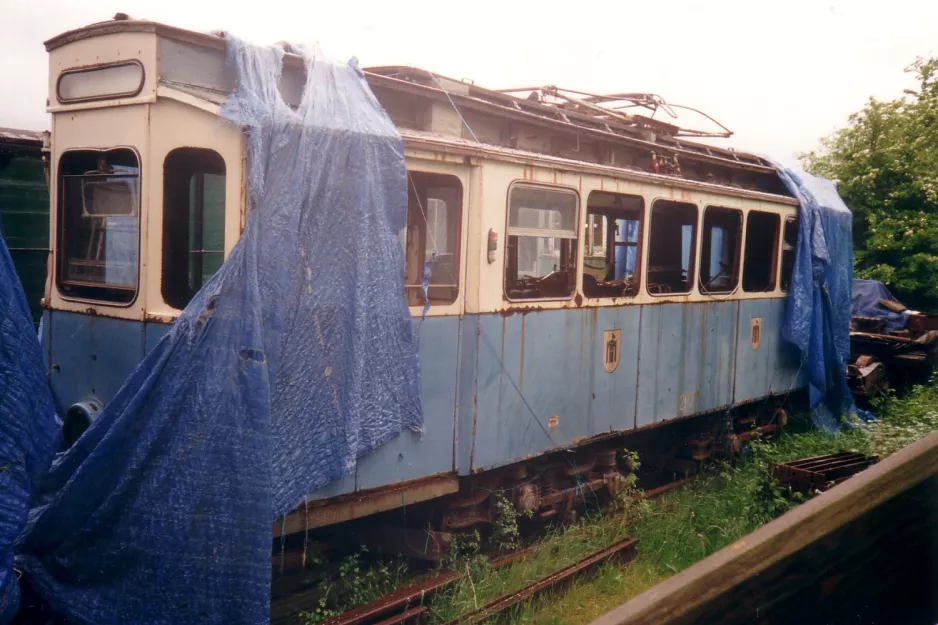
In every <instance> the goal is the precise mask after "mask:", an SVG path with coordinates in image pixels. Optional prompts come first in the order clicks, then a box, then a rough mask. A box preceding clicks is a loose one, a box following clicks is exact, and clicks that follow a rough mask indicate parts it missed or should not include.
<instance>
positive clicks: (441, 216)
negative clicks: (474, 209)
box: [402, 171, 462, 306]
mask: <svg viewBox="0 0 938 625" xmlns="http://www.w3.org/2000/svg"><path fill="white" fill-rule="evenodd" d="M407 186H408V200H407V229H406V231H405V232H404V233H403V235H402V244H403V246H404V257H405V274H404V276H405V277H404V291H405V293H406V295H407V303H408V305H410V306H423V304H424V303H425V299H424V294H423V279H424V270H425V268H426V267H427V266H428V264H427V263H428V262H429V268H430V280H429V285H428V288H427V297H426V299H429V300H430V305H431V306H432V305H434V304H451V303H453V302H455V301H456V297H457V296H458V295H459V254H460V249H459V242H460V227H461V224H462V183H460V182H459V178H457V177H456V176H449V175H446V174H430V173H426V172H420V171H412V172H408V173H407ZM434 254H435V255H436V258H435V259H434Z"/></svg>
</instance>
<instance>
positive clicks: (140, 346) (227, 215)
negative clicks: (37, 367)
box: [42, 22, 246, 438]
mask: <svg viewBox="0 0 938 625" xmlns="http://www.w3.org/2000/svg"><path fill="white" fill-rule="evenodd" d="M107 24H114V23H113V22H111V23H105V24H103V25H99V26H101V27H105V26H107ZM118 24H119V22H118ZM151 26H152V25H151ZM101 27H99V28H97V29H96V28H95V27H94V26H91V27H88V28H85V29H82V30H81V31H75V32H73V33H66V34H64V35H62V36H60V37H57V38H55V39H53V40H51V41H49V42H47V44H46V45H47V48H48V50H49V63H50V65H49V68H50V69H49V99H48V103H49V112H50V113H51V116H52V146H51V158H50V162H51V176H50V180H51V185H50V187H51V188H50V191H51V194H50V195H51V207H52V211H51V224H52V226H51V229H52V232H51V236H52V241H53V247H54V253H53V254H52V255H51V257H50V258H51V261H50V265H51V266H50V271H49V272H48V278H47V284H46V289H45V297H44V300H43V307H44V313H43V323H42V328H43V333H44V336H43V339H44V341H43V344H44V350H45V357H46V358H47V359H48V364H49V366H50V382H51V385H52V389H53V392H54V395H55V399H56V408H57V410H58V412H59V414H60V415H61V416H62V417H63V419H64V420H65V423H66V428H67V431H66V436H69V432H70V435H71V437H72V438H74V437H75V436H76V435H78V434H80V432H81V431H82V430H83V429H84V427H86V426H87V424H88V423H89V422H90V420H91V419H93V418H94V417H95V415H96V413H97V412H98V411H99V410H100V409H101V408H102V406H103V405H104V404H105V403H106V402H107V401H108V400H109V399H110V398H111V397H113V395H114V393H115V392H116V391H117V390H118V388H119V387H120V385H121V384H122V383H123V381H124V379H125V378H126V377H127V375H129V374H130V372H131V371H132V370H133V368H134V367H135V366H136V365H137V364H138V363H139V362H140V361H141V360H142V359H143V357H144V355H145V354H146V352H147V351H148V350H149V349H151V348H152V347H153V346H154V345H155V344H156V342H157V341H159V339H160V338H162V336H163V335H164V334H166V332H167V331H168V329H169V327H170V325H169V324H170V323H171V322H172V321H173V319H175V317H176V316H177V315H178V314H179V312H180V311H181V310H182V309H183V308H184V307H185V305H186V304H187V303H188V301H189V299H191V297H192V296H193V295H194V294H195V293H196V292H197V291H198V290H199V288H200V287H201V285H202V284H203V283H204V282H205V281H206V280H207V279H208V278H209V277H210V276H211V275H212V274H213V273H214V272H215V271H216V270H217V269H218V268H219V267H220V266H221V264H222V262H223V261H224V258H225V256H226V254H227V253H228V252H229V251H230V250H231V248H232V247H233V246H234V245H235V243H236V242H237V240H238V238H239V236H240V233H241V230H242V227H243V220H244V212H243V206H244V195H245V193H244V188H245V187H244V168H245V158H246V157H245V144H244V139H243V136H242V133H241V131H240V130H239V129H238V128H237V127H236V126H234V125H231V124H225V123H222V122H221V121H220V119H219V117H218V110H217V109H218V105H219V104H220V103H221V101H222V99H223V98H221V97H217V94H216V97H212V96H211V95H209V94H208V93H202V94H200V96H201V97H199V98H195V97H193V96H192V95H190V94H189V93H187V91H186V87H185V83H186V76H184V75H179V76H176V74H175V73H174V72H176V71H178V70H180V69H181V68H183V67H186V65H185V63H186V58H185V47H186V44H185V43H184V42H178V41H174V40H169V39H164V38H161V37H158V36H157V35H156V33H155V32H154V27H151V28H150V29H149V32H148V30H147V29H146V28H125V29H122V31H121V32H114V33H106V32H102V31H103V30H104V28H101ZM219 43H221V41H219ZM173 44H175V46H174V45H173ZM188 67H189V69H191V70H196V69H197V67H196V66H188ZM175 78H178V81H177V80H175ZM70 421H72V422H73V423H72V429H69V427H68V426H69V422H70Z"/></svg>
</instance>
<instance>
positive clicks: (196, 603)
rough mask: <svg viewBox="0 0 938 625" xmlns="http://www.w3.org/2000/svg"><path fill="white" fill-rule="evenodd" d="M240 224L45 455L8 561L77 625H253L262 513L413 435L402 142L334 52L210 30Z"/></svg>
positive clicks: (273, 512)
mask: <svg viewBox="0 0 938 625" xmlns="http://www.w3.org/2000/svg"><path fill="white" fill-rule="evenodd" d="M228 46H229V60H230V62H231V63H232V64H233V66H234V67H233V69H234V71H235V72H236V74H237V85H238V90H237V93H236V94H234V95H233V96H232V97H231V99H230V100H229V101H228V103H227V104H226V105H225V107H224V113H225V116H226V117H227V118H228V119H229V120H231V121H232V122H234V123H236V124H240V125H242V126H244V127H246V128H247V129H248V136H249V159H250V178H249V192H250V199H249V201H250V205H249V218H248V224H247V227H246V229H245V232H244V235H243V236H242V238H241V240H240V241H239V243H238V244H237V245H236V246H235V248H234V249H233V250H232V252H231V255H230V257H229V258H228V260H227V261H226V262H225V264H224V265H223V267H222V268H221V270H220V271H219V272H218V273H217V274H215V276H214V277H212V278H211V279H210V280H209V281H208V282H207V283H206V284H205V285H204V286H203V288H202V290H201V291H200V292H199V293H198V294H197V295H196V296H195V297H194V298H193V300H192V301H191V302H190V304H189V305H188V306H187V307H186V309H185V311H183V313H182V314H181V315H180V317H179V318H178V319H177V320H176V322H175V324H174V325H173V328H172V330H171V331H170V333H169V334H168V335H167V336H166V337H165V338H164V339H163V340H162V341H161V342H160V343H159V344H158V345H157V346H156V347H155V348H154V349H153V350H152V351H151V352H150V353H149V354H148V355H147V357H146V359H145V360H144V361H143V362H142V363H141V364H140V366H138V367H137V369H136V370H135V371H134V373H133V374H132V375H131V376H130V378H129V379H128V380H127V382H126V383H125V384H124V386H123V387H122V388H121V390H120V391H119V392H118V393H117V394H116V396H115V397H114V398H113V400H112V401H111V403H110V404H108V405H107V407H106V408H105V409H104V411H103V412H102V413H101V415H100V416H99V417H98V419H97V421H95V423H94V424H93V425H92V426H91V428H89V429H88V431H87V432H86V433H85V434H84V435H83V436H82V437H81V438H80V439H79V440H78V442H77V443H76V445H75V446H74V447H72V448H71V449H70V450H69V451H68V452H66V453H65V454H63V455H62V456H61V457H60V458H59V459H57V461H56V463H55V464H54V466H53V468H52V470H51V471H50V472H49V474H48V475H47V476H46V479H45V481H44V484H43V489H42V493H41V494H42V496H43V500H42V505H41V506H39V507H37V508H36V509H34V510H33V513H32V514H31V518H30V522H29V525H28V527H27V532H26V535H25V538H24V540H23V541H22V545H21V547H20V556H19V561H20V562H21V564H22V566H23V568H24V570H25V571H26V574H27V577H28V582H29V583H30V584H31V585H32V586H33V588H34V589H35V590H36V591H37V592H38V594H39V595H40V596H42V597H43V598H44V599H45V600H47V601H48V602H49V603H50V604H51V605H52V606H53V608H54V609H55V610H56V611H58V612H60V613H62V614H64V615H65V616H66V617H67V618H68V619H69V620H70V621H73V622H81V623H193V622H199V623H203V622H215V623H222V622H224V623H260V622H266V621H267V620H268V619H269V598H270V588H269V583H270V555H271V531H270V530H271V522H272V521H273V519H274V518H275V517H276V516H279V515H281V514H283V513H285V512H287V511H288V510H289V509H291V508H292V507H294V506H295V505H296V504H297V503H299V502H300V501H301V500H302V498H303V497H304V496H305V495H306V494H307V493H308V492H310V491H311V490H313V489H316V488H319V487H321V486H323V485H325V484H327V483H329V482H330V481H332V480H334V479H336V478H338V477H340V476H342V475H344V474H345V473H347V472H349V471H350V470H352V469H353V468H354V466H355V463H356V459H357V458H358V457H360V456H362V455H364V454H367V453H368V452H370V451H371V450H373V449H374V448H375V447H376V446H378V445H380V444H381V443H383V442H384V441H386V440H388V439H389V438H391V437H392V436H395V435H396V434H398V433H399V432H400V431H401V430H402V429H403V428H411V429H415V430H416V429H419V428H421V426H422V413H421V406H420V400H419V393H418V389H419V371H418V363H417V354H416V346H415V342H414V338H413V336H412V330H411V321H410V316H409V314H408V310H407V307H406V303H405V300H404V297H403V292H404V284H403V252H402V250H401V247H400V244H399V240H398V238H397V237H398V232H399V231H400V229H401V228H403V226H404V224H405V220H406V206H407V188H406V178H405V168H404V152H403V143H402V140H401V138H400V136H399V135H398V133H397V130H396V129H395V127H394V126H393V124H392V123H391V121H390V120H389V119H388V117H387V116H386V114H385V113H384V111H383V110H382V109H381V107H380V106H379V105H378V103H377V101H376V100H375V98H374V96H373V95H372V93H371V91H370V90H369V88H368V86H367V84H366V82H365V80H364V77H363V75H362V73H361V72H360V71H359V69H358V67H357V65H356V64H355V63H354V62H353V63H350V64H347V65H338V64H335V63H331V62H329V61H326V60H324V59H322V58H321V57H320V56H318V55H314V54H309V55H306V58H307V63H306V65H307V82H306V88H305V93H304V96H303V99H302V103H301V104H300V106H299V108H298V109H297V110H295V111H294V110H292V109H290V108H289V107H288V106H287V105H286V104H285V103H284V101H283V100H282V98H281V96H280V93H279V91H278V89H277V79H278V77H279V75H280V70H281V63H282V60H283V52H282V51H281V50H280V49H279V48H264V49H260V48H255V47H252V46H248V45H245V44H243V43H241V42H239V41H236V40H229V41H228Z"/></svg>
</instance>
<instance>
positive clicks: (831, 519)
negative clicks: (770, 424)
mask: <svg viewBox="0 0 938 625" xmlns="http://www.w3.org/2000/svg"><path fill="white" fill-rule="evenodd" d="M936 474H938V433H934V434H931V435H930V436H928V437H927V438H925V439H923V440H921V441H919V442H917V443H915V444H913V445H910V446H909V447H907V448H905V449H903V450H901V451H899V452H898V453H896V454H894V455H892V456H890V457H888V458H886V459H885V460H883V461H882V462H880V463H879V464H876V465H873V466H872V467H870V468H869V469H867V470H866V471H863V472H862V473H860V474H858V475H857V476H855V477H854V478H852V479H850V480H847V481H845V482H843V483H841V484H840V485H838V486H836V487H834V488H832V489H831V490H829V491H827V492H825V493H822V494H821V495H818V496H817V497H815V498H814V499H812V500H810V501H808V502H806V503H804V504H802V505H801V506H799V507H797V508H795V509H794V510H792V511H790V512H788V513H787V514H785V515H783V516H782V517H780V518H778V519H776V520H775V521H772V522H771V523H768V524H767V525H765V526H764V527H762V528H761V529H759V530H756V531H755V532H753V533H752V534H749V535H748V536H746V537H744V538H743V539H741V540H738V541H737V542H735V543H733V544H732V545H729V546H728V547H726V548H724V549H722V550H721V551H718V552H717V553H715V554H713V555H712V556H710V557H708V558H706V559H705V560H702V561H700V562H698V563H697V564H695V565H694V566H692V567H690V568H688V569H686V570H685V571H683V572H681V573H679V574H677V575H675V576H674V577H672V578H670V579H668V580H666V581H665V582H663V583H661V584H658V585H657V586H655V587H654V588H651V589H650V590H648V591H646V592H645V593H643V594H641V595H639V596H638V597H636V598H635V599H633V600H632V601H629V602H628V603H625V604H624V605H622V606H620V607H618V608H616V609H615V610H613V611H612V612H609V613H608V614H606V615H604V616H602V617H600V618H599V619H597V620H596V621H594V622H593V625H619V624H625V623H628V624H629V625H641V624H649V625H651V624H655V625H662V624H676V623H694V622H698V621H697V617H698V616H700V615H702V614H704V613H706V611H707V609H708V607H710V606H713V605H714V604H717V603H719V602H721V600H722V601H723V602H725V601H726V600H728V599H733V598H734V595H733V593H734V591H738V590H739V589H740V588H741V587H743V586H744V585H745V584H746V582H748V581H751V580H754V579H756V578H758V577H759V576H760V575H761V574H763V573H766V572H767V571H769V569H772V568H775V569H781V568H784V567H783V566H782V565H783V564H784V563H785V561H786V559H789V558H791V557H792V556H794V555H795V554H798V553H799V552H802V550H806V549H807V548H809V547H811V546H812V545H814V544H816V543H817V544H820V543H821V542H822V541H823V540H824V539H826V538H828V537H830V536H832V535H835V534H837V533H843V532H842V530H844V528H848V527H849V525H850V524H851V523H852V522H854V521H857V520H858V519H860V518H861V517H863V516H864V515H867V514H868V513H871V512H875V510H876V509H877V508H879V507H880V506H883V505H884V504H886V503H887V502H890V500H893V499H895V498H897V497H899V496H900V495H902V494H903V493H906V491H909V490H910V489H912V488H914V487H916V486H918V485H922V484H923V483H926V482H927V483H928V484H934V482H935V481H934V480H930V479H929V478H933V477H934V476H935V475H936ZM894 529H895V528H892V530H894ZM854 542H858V541H857V540H856V538H855V537H854ZM849 544H850V543H849V542H841V543H840V545H841V546H840V548H841V549H842V548H843V545H849ZM859 546H861V547H864V548H868V549H869V551H870V552H871V553H873V554H875V553H876V552H877V550H878V549H879V548H880V547H878V546H877V543H876V542H875V541H872V542H869V543H864V544H863V545H859ZM836 551H837V550H836V549H830V548H829V546H826V547H825V550H823V551H822V552H823V553H824V554H825V557H826V558H827V559H831V558H832V556H835V555H836ZM887 555H888V554H887ZM844 566H845V567H847V566H849V564H845V565H844ZM804 574H807V575H809V576H812V579H814V578H816V577H817V575H818V572H817V571H816V570H809V571H805V572H804V573H802V575H804ZM764 577H765V578H767V579H776V580H777V579H779V578H778V577H777V575H776V576H773V575H770V574H766V575H764ZM784 590H785V589H784V588H780V587H779V588H773V591H777V592H779V593H781V592H783V591H784ZM735 597H736V598H742V597H744V593H742V592H738V594H736V595H735ZM726 622H730V621H726Z"/></svg>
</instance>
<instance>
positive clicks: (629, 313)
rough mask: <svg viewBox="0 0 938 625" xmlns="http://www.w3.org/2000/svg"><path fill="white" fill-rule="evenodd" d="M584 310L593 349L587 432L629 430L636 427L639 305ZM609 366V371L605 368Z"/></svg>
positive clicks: (640, 310)
mask: <svg viewBox="0 0 938 625" xmlns="http://www.w3.org/2000/svg"><path fill="white" fill-rule="evenodd" d="M586 312H587V315H588V319H589V323H590V326H591V327H590V329H589V330H591V331H590V333H589V334H590V339H591V341H590V342H591V345H592V349H593V353H592V354H591V355H590V370H591V377H592V392H591V393H590V419H589V427H590V432H591V433H592V434H600V433H602V432H613V431H625V430H631V429H632V428H634V427H635V397H636V395H637V393H638V345H639V329H640V327H641V326H640V324H641V314H642V307H641V306H630V305H626V306H606V307H601V308H591V309H588V311H586ZM610 352H612V353H610ZM613 357H614V358H613ZM610 361H612V362H610ZM607 363H608V364H607ZM612 364H614V365H615V366H614V367H613V366H611V365H612ZM609 368H612V371H608V369H609Z"/></svg>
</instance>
